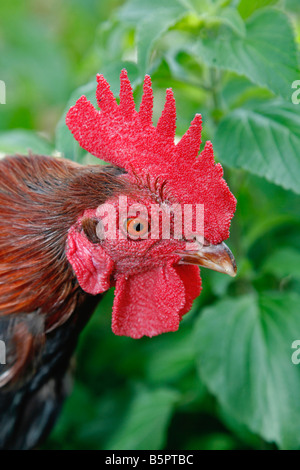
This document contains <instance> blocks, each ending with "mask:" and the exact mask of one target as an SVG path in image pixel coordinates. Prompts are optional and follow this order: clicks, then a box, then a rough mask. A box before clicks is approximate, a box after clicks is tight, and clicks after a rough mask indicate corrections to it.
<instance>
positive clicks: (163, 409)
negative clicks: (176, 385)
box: [107, 389, 178, 450]
mask: <svg viewBox="0 0 300 470" xmlns="http://www.w3.org/2000/svg"><path fill="white" fill-rule="evenodd" d="M177 400H178V393H177V392H175V391H173V390H168V389H159V390H155V391H142V392H140V393H139V394H138V395H137V397H136V398H135V400H134V401H133V403H132V405H131V408H130V409H129V411H128V414H127V418H126V419H125V422H124V423H123V426H122V427H121V428H120V429H119V430H118V432H117V433H116V435H115V436H114V438H113V439H112V440H111V441H110V442H109V443H108V445H107V448H108V449H110V450H157V449H161V448H162V447H163V445H164V442H165V438H166V432H167V426H168V423H169V420H170V417H171V413H172V410H173V407H174V405H175V403H176V401H177Z"/></svg>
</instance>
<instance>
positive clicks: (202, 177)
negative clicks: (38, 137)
mask: <svg viewBox="0 0 300 470" xmlns="http://www.w3.org/2000/svg"><path fill="white" fill-rule="evenodd" d="M120 81H121V86H120V104H119V105H118V104H117V102H116V100H115V98H114V95H113V93H112V92H111V90H110V87H109V84H108V83H107V81H106V80H105V78H104V77H103V75H97V82H98V86H97V91H96V97H97V101H98V105H99V107H100V109H101V111H97V110H96V109H95V108H94V106H93V105H92V104H91V102H90V101H88V100H87V98H86V97H85V96H82V97H81V98H80V99H79V100H78V101H77V102H76V104H75V106H73V107H71V108H70V110H69V111H68V113H67V116H66V123H67V126H68V127H69V129H70V131H71V132H72V133H73V135H74V137H75V139H76V140H77V141H78V142H79V144H80V145H81V147H83V148H84V149H85V150H87V151H88V152H90V153H91V154H93V155H95V156H96V157H99V158H101V159H103V160H105V161H107V162H110V163H112V164H114V165H117V166H119V167H122V168H124V169H125V170H126V171H127V172H128V173H129V174H130V175H132V176H134V177H135V178H136V175H138V177H139V179H140V180H143V179H144V180H145V182H146V181H147V180H149V177H150V178H151V179H152V178H153V181H155V180H157V178H159V179H160V181H164V182H165V188H166V190H167V194H168V199H169V200H170V202H177V203H180V204H204V236H205V237H206V238H207V239H208V240H209V241H210V242H211V243H214V244H217V243H220V242H221V241H223V240H225V239H226V238H228V236H229V226H230V221H231V219H232V217H233V214H234V211H235V207H236V199H235V197H234V196H233V194H232V193H231V192H230V190H229V188H228V186H227V184H226V182H225V180H224V179H223V177H222V176H223V170H222V167H221V165H220V164H215V162H214V155H213V148H212V144H211V143H210V142H206V145H205V147H204V149H203V151H202V152H201V154H200V156H199V157H198V152H199V148H200V144H201V115H200V114H196V116H195V117H194V119H193V121H192V123H191V125H190V127H189V129H188V130H187V132H186V133H185V134H184V136H183V137H182V138H181V140H180V142H179V143H178V144H177V145H175V142H174V137H175V130H176V107H175V99H174V95H173V91H172V89H170V88H169V89H167V91H166V102H165V106H164V109H163V111H162V114H161V117H160V118H159V120H158V123H157V126H156V128H155V127H154V126H153V124H152V111H153V91H152V87H151V79H150V77H149V75H146V76H145V80H144V93H143V97H142V102H141V105H140V109H139V111H138V112H137V111H136V110H135V104H134V99H133V93H132V88H131V84H130V81H129V79H128V76H127V72H126V70H122V72H121V76H120Z"/></svg>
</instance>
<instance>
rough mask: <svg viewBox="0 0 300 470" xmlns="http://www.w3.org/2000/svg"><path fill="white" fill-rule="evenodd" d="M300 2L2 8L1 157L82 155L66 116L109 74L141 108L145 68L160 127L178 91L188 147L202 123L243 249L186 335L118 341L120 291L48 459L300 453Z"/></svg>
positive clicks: (79, 356) (84, 338)
mask: <svg viewBox="0 0 300 470" xmlns="http://www.w3.org/2000/svg"><path fill="white" fill-rule="evenodd" d="M299 42H300V7H299V2H298V0H281V1H276V0H260V1H258V0H255V1H252V2H249V1H246V0H232V1H230V0H229V1H218V0H159V1H158V0H155V1H152V2H149V1H146V0H101V1H100V0H73V1H70V0H67V1H65V2H63V3H62V2H59V1H58V0H54V1H52V2H46V0H29V1H28V2H22V1H20V0H16V1H15V2H9V1H8V0H3V1H2V3H1V24H0V80H4V81H5V84H6V92H7V96H6V104H5V105H2V104H1V105H0V156H1V157H3V156H4V155H5V154H7V153H10V154H12V153H14V152H18V153H27V152H29V151H32V152H36V153H45V154H51V155H55V156H57V157H58V158H59V157H60V156H65V157H66V158H70V159H72V160H74V161H77V162H81V163H86V164H88V163H103V162H100V161H99V160H98V159H95V157H93V156H92V155H90V154H88V153H87V152H85V151H83V150H82V149H81V148H80V147H79V146H78V144H77V142H75V141H74V139H73V137H72V135H71V134H70V132H69V131H68V129H67V127H66V125H65V113H66V111H67V110H68V109H69V107H70V106H71V105H73V104H74V103H75V101H76V99H77V98H79V97H80V96H81V95H82V94H85V95H86V96H87V97H88V99H89V100H91V101H92V103H93V104H94V105H95V106H96V101H95V90H96V74H97V73H102V74H104V76H105V77H106V79H107V80H108V81H109V82H110V84H111V89H112V91H113V92H114V94H115V96H116V97H117V96H118V93H119V74H120V71H121V70H122V68H123V67H126V68H127V70H128V74H129V78H130V80H131V83H132V85H133V88H134V97H135V101H136V103H137V106H139V103H140V99H141V94H142V82H143V78H144V74H145V73H150V74H151V78H152V82H153V90H154V98H155V99H154V117H153V121H154V123H156V122H157V119H158V117H159V116H160V113H161V110H162V107H163V102H164V97H165V89H166V88H169V87H172V88H173V90H174V93H175V98H176V106H177V115H178V117H177V137H178V138H179V137H180V136H182V135H183V134H184V132H185V131H186V129H187V128H188V126H189V124H190V122H191V120H192V118H193V116H194V114H195V113H198V112H201V114H202V116H203V136H202V140H203V142H205V141H206V140H212V142H213V144H214V149H215V154H216V159H217V160H219V161H221V162H222V164H223V167H224V171H225V177H226V181H227V182H228V184H229V186H230V188H231V190H232V191H233V193H234V194H235V196H236V198H237V200H238V205H237V211H236V215H235V217H234V219H233V222H232V227H231V236H230V239H229V240H228V245H229V246H230V248H231V249H232V251H233V252H234V254H235V256H236V259H237V265H238V275H237V277H236V278H235V279H232V278H229V277H225V276H223V275H221V274H219V273H214V272H210V271H206V270H205V269H203V270H201V276H202V281H203V290H202V293H201V296H200V297H199V298H198V299H196V301H195V302H194V305H193V308H192V310H191V312H190V313H189V314H188V315H186V316H185V318H184V319H183V321H182V324H181V326H180V329H179V331H178V332H176V333H168V334H164V335H161V336H160V337H155V338H152V339H150V338H142V339H140V340H138V341H136V340H132V339H130V338H124V337H116V336H114V335H113V334H112V332H111V309H112V301H113V290H111V291H109V292H108V293H107V294H106V295H105V296H104V299H103V300H102V301H101V304H100V305H99V307H98V308H97V311H96V312H95V314H94V315H93V317H92V319H91V321H90V322H89V323H88V325H87V327H86V328H85V330H84V332H83V333H82V335H81V338H80V342H79V345H78V350H77V353H76V357H75V364H74V371H75V375H74V387H73V392H72V394H71V396H70V398H69V399H68V400H67V401H66V403H65V405H64V407H63V410H62V414H61V416H60V418H59V420H58V422H57V425H56V426H55V428H54V430H53V432H52V433H51V435H50V436H49V438H48V440H47V442H46V444H45V446H44V448H49V449H129V450H130V449H142V448H145V449H172V450H174V449H214V450H216V449H228V450H229V449H230V450H236V449H278V448H284V449H300V442H299V435H300V434H299V431H300V430H299V426H300V408H299V400H298V395H299V392H300V369H299V366H297V365H295V364H293V363H292V361H291V353H292V350H291V343H292V342H293V341H294V340H295V339H300V320H299V319H300V299H299V294H300V274H299V266H300V230H299V228H300V212H299V207H300V195H299V194H300V189H299V188H300V184H299V181H300V152H299V148H300V145H299V144H300V133H299V128H300V126H299V124H300V122H299V110H300V104H299V105H297V104H293V103H292V93H293V92H294V91H295V89H293V88H292V82H294V81H295V80H299V79H300V71H299V57H300V54H299Z"/></svg>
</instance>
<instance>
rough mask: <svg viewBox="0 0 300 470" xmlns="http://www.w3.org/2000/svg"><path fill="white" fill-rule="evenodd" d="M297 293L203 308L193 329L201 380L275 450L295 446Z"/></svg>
mask: <svg viewBox="0 0 300 470" xmlns="http://www.w3.org/2000/svg"><path fill="white" fill-rule="evenodd" d="M299 311H300V296H299V295H297V294H295V293H288V294H287V293H285V294H279V293H269V294H262V295H261V296H260V297H256V296H255V295H247V296H242V297H239V298H235V299H225V300H222V301H221V302H219V303H217V304H215V305H213V306H212V307H209V308H207V309H206V310H205V311H204V312H203V314H202V316H201V317H200V319H199V321H198V324H197V326H196V331H195V344H196V348H197V351H198V357H199V371H200V376H201V379H202V380H203V381H204V383H205V384H206V385H207V387H208V388H209V390H210V391H211V392H212V393H213V394H214V395H215V396H216V397H217V399H218V401H219V404H220V405H221V406H222V407H224V409H225V410H226V412H227V413H229V414H230V415H231V416H232V417H233V418H234V419H236V420H237V421H238V422H240V423H242V424H245V425H247V426H248V427H249V429H250V430H251V431H252V432H255V433H257V434H259V435H260V436H261V437H262V438H264V439H265V440H266V441H270V442H275V443H277V444H278V445H279V446H280V447H281V448H286V449H294V448H299V446H300V401H299V390H300V369H299V366H297V365H295V364H294V363H293V362H292V353H293V349H292V343H293V341H294V340H295V339H299V337H300V315H299Z"/></svg>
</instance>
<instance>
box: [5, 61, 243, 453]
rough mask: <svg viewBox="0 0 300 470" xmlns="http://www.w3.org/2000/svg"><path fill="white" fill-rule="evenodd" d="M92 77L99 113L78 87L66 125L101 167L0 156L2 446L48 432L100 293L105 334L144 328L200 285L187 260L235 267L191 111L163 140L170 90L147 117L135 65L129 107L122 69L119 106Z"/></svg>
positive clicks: (208, 151)
mask: <svg viewBox="0 0 300 470" xmlns="http://www.w3.org/2000/svg"><path fill="white" fill-rule="evenodd" d="M97 82H98V83H97V91H96V97H97V101H98V104H99V107H100V111H98V110H96V109H95V108H94V107H93V105H92V104H91V103H90V102H89V101H88V100H87V99H86V97H85V96H82V97H81V98H80V99H79V100H78V101H77V102H76V104H75V105H74V106H73V107H72V108H71V109H70V110H69V111H68V113H67V116H66V124H67V126H68V127H69V129H70V131H71V132H72V134H73V136H74V138H75V139H76V140H77V141H78V142H79V144H80V145H81V147H83V148H84V149H85V150H87V151H88V152H90V153H91V154H93V155H95V156H97V157H99V158H101V159H102V160H105V161H106V162H107V163H109V164H108V165H88V166H83V165H79V164H77V163H74V162H72V161H69V160H66V159H63V158H54V157H50V156H42V155H32V154H29V155H28V156H21V155H15V156H7V157H6V158H4V159H3V160H1V162H0V166H1V172H0V211H1V220H0V339H1V340H3V341H4V343H5V345H6V361H5V364H2V365H0V448H2V449H31V448H35V447H36V446H38V445H39V444H40V443H41V442H42V441H43V439H44V438H45V437H46V436H47V435H48V433H49V431H50V430H51V428H52V426H53V424H54V422H55V419H56V417H57V416H58V414H59V411H60V408H61V405H62V403H63V401H64V399H65V397H66V395H67V394H68V393H69V374H70V372H69V371H70V362H71V358H72V355H73V353H74V350H75V348H76V344H77V340H78V336H79V334H80V332H81V331H82V329H83V328H84V326H85V324H86V323H87V321H88V320H89V318H90V316H91V315H92V313H93V311H94V309H95V307H96V305H97V304H98V302H99V301H100V300H101V296H102V294H103V293H104V292H105V291H107V290H108V289H109V288H111V287H114V288H115V296H114V304H113V311H112V331H113V333H115V334H116V335H126V336H130V337H132V338H136V339H137V338H141V337H142V336H148V337H152V336H154V335H158V334H161V333H165V332H170V331H176V330H177V329H178V327H179V323H180V321H181V319H182V317H183V315H184V314H186V313H187V312H188V311H189V310H190V308H191V306H192V302H193V300H194V299H195V298H196V297H197V296H198V295H199V294H200V291H201V278H200V270H199V266H204V267H208V268H210V269H214V270H217V271H220V272H224V273H227V274H229V275H231V276H234V275H235V273H236V265H235V261H234V258H233V255H232V254H231V252H230V250H229V248H228V247H227V246H226V245H225V244H224V242H223V241H224V240H225V239H227V238H228V236H229V227H230V222H231V219H232V217H233V214H234V211H235V207H236V200H235V198H234V196H233V195H232V193H231V192H230V190H229V188H228V186H227V184H226V182H225V180H224V179H223V171H222V167H221V165H220V164H215V162H214V155H213V148H212V145H211V143H210V142H207V143H206V144H205V146H204V149H203V150H202V152H201V154H200V156H199V157H198V152H199V148H200V144H201V115H196V116H195V117H194V119H193V121H192V123H191V125H190V127H189V129H188V130H187V132H186V133H185V134H184V136H183V137H182V138H181V140H180V141H179V142H178V143H177V144H175V142H174V138H175V130H176V109H175V100H174V96H173V92H172V90H171V89H168V90H167V92H166V101H165V106H164V109H163V111H162V114H161V117H160V118H159V120H158V123H157V126H156V127H154V126H153V124H152V110H153V91H152V85H151V79H150V77H149V76H148V75H147V76H146V77H145V80H144V88H143V97H142V101H141V105H140V108H139V111H138V112H137V111H136V110H135V103H134V100H133V93H132V88H131V84H130V81H129V79H128V76H127V72H126V70H123V71H122V72H121V76H120V101H119V104H117V102H116V100H115V98H114V95H113V93H112V92H111V90H110V87H109V84H108V83H107V81H106V80H105V78H104V77H103V76H102V75H97ZM198 206H199V207H200V208H202V212H201V211H200V212H201V214H202V218H201V217H200V222H201V223H200V224H198V225H197V224H196V222H197V221H196V220H195V219H196V215H195V214H198V212H197V207H198ZM186 208H188V209H189V210H186ZM198 215H199V214H198ZM198 219H199V217H198ZM187 221H189V222H190V224H189V227H188V228H187V227H186V226H187V223H186V222H187ZM195 226H197V227H198V229H197V230H198V231H197V230H195ZM166 228H168V230H166ZM166 233H167V235H166Z"/></svg>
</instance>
